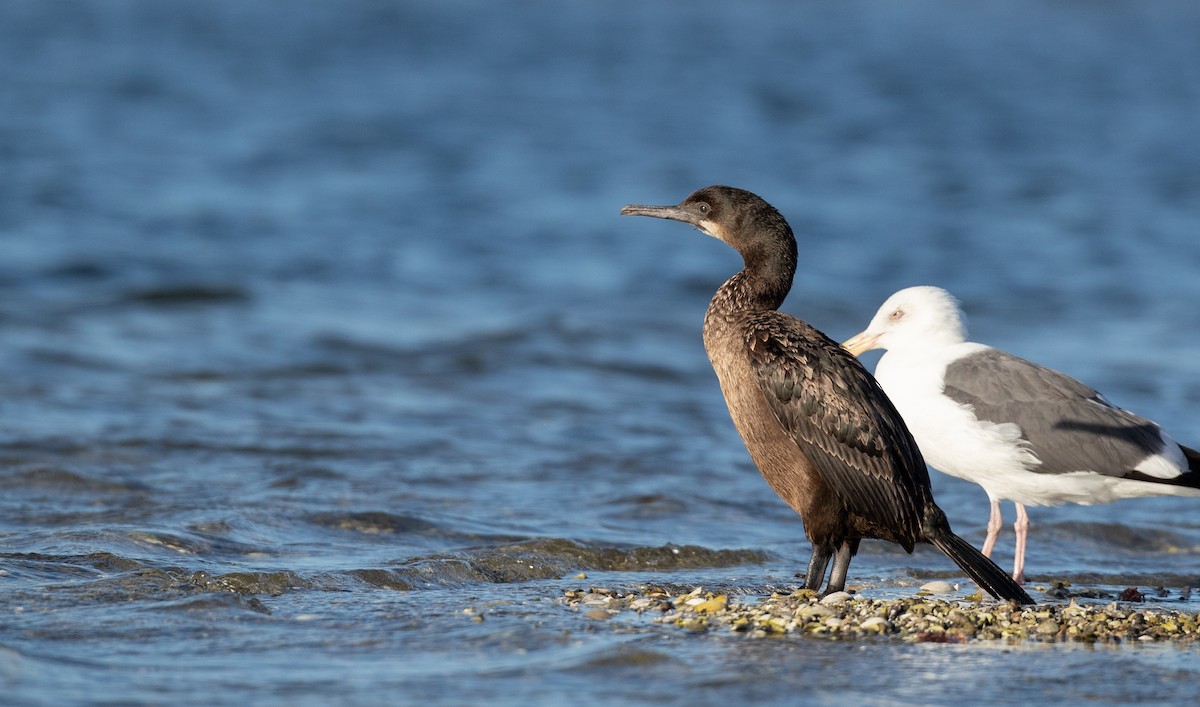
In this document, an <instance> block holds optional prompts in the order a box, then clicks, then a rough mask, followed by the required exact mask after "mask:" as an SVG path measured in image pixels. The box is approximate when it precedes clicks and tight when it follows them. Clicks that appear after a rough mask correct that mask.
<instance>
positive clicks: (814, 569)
mask: <svg viewBox="0 0 1200 707" xmlns="http://www.w3.org/2000/svg"><path fill="white" fill-rule="evenodd" d="M829 554H830V553H829V551H828V550H823V549H821V548H819V547H816V546H815V545H814V546H813V551H812V558H810V559H809V561H808V574H806V575H804V588H805V589H812V590H814V591H816V590H818V589H820V588H821V582H822V581H823V580H824V579H825V568H826V567H828V566H829Z"/></svg>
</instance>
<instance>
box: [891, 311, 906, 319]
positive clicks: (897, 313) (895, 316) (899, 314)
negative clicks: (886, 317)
mask: <svg viewBox="0 0 1200 707" xmlns="http://www.w3.org/2000/svg"><path fill="white" fill-rule="evenodd" d="M891 318H892V321H896V320H897V319H903V318H904V310H903V309H897V310H896V311H894V312H892V316H891Z"/></svg>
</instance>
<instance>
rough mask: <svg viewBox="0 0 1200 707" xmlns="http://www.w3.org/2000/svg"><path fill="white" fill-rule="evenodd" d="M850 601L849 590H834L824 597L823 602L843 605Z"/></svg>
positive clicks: (828, 604)
mask: <svg viewBox="0 0 1200 707" xmlns="http://www.w3.org/2000/svg"><path fill="white" fill-rule="evenodd" d="M848 601H850V594H849V593H848V592H834V593H833V594H829V595H827V596H826V597H825V598H824V599H822V600H821V603H822V604H824V605H825V606H841V605H842V604H845V603H846V602H848Z"/></svg>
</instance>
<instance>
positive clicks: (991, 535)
mask: <svg viewBox="0 0 1200 707" xmlns="http://www.w3.org/2000/svg"><path fill="white" fill-rule="evenodd" d="M991 501H992V515H991V516H989V517H988V524H987V537H986V538H984V539H983V555H984V557H991V556H992V548H994V547H996V537H997V536H999V535H1000V524H1001V523H1002V522H1003V520H1004V519H1003V518H1001V517H1000V500H999V499H996V498H993V499H991Z"/></svg>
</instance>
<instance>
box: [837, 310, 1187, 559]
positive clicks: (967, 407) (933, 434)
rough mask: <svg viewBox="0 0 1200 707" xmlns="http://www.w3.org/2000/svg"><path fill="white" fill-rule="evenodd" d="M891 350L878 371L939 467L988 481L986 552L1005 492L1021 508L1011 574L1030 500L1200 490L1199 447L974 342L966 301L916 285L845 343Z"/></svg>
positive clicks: (1064, 379)
mask: <svg viewBox="0 0 1200 707" xmlns="http://www.w3.org/2000/svg"><path fill="white" fill-rule="evenodd" d="M842 345H843V346H844V347H845V348H847V349H848V350H849V351H850V352H851V353H853V354H855V355H859V354H861V353H863V352H865V351H869V350H871V349H886V350H887V353H885V354H884V355H883V357H882V358H881V359H880V360H879V363H878V364H877V365H876V368H875V377H876V379H877V380H878V381H879V384H880V385H881V386H883V389H884V390H885V391H886V392H887V394H888V397H889V398H891V400H892V402H893V403H894V404H895V405H896V408H897V409H898V410H899V411H900V414H901V415H902V416H903V417H904V420H905V422H906V423H907V424H908V429H909V430H910V431H911V432H912V434H913V437H915V438H916V440H917V444H918V445H919V446H920V448H921V453H922V454H923V455H924V457H925V460H926V461H928V462H929V464H930V466H932V467H934V468H935V469H938V470H939V471H942V472H944V473H946V474H949V475H951V476H957V477H959V478H961V479H966V480H968V481H973V482H975V483H977V484H979V485H980V486H982V487H983V490H984V491H986V492H987V495H988V498H989V500H990V501H991V516H990V518H989V520H988V525H987V537H986V539H985V540H984V544H983V554H985V555H988V556H989V557H990V556H991V552H992V549H993V548H994V547H995V544H996V536H997V535H998V534H999V532H1000V525H1001V522H1002V521H1001V515H1000V502H1001V501H1005V500H1007V501H1012V502H1014V503H1015V504H1016V507H1017V520H1016V523H1015V524H1014V526H1013V527H1014V530H1015V531H1016V548H1015V553H1014V558H1013V578H1014V579H1015V580H1017V581H1018V582H1024V581H1025V544H1026V537H1027V535H1028V531H1029V515H1028V513H1027V512H1026V510H1025V506H1050V505H1058V504H1061V503H1079V504H1083V505H1090V504H1094V503H1109V502H1112V501H1115V500H1118V499H1122V498H1136V497H1144V496H1167V495H1173V496H1200V452H1196V451H1195V450H1192V449H1189V448H1187V447H1184V446H1182V445H1180V444H1178V443H1177V442H1175V441H1174V440H1172V439H1171V438H1170V437H1169V436H1167V434H1166V433H1165V432H1163V431H1162V429H1161V428H1159V426H1158V425H1156V424H1155V423H1153V422H1151V421H1150V420H1147V419H1145V418H1142V417H1138V416H1137V415H1135V414H1133V413H1131V412H1129V411H1128V410H1123V409H1121V408H1119V407H1116V406H1115V405H1113V404H1112V403H1110V402H1108V401H1107V400H1105V399H1104V397H1103V396H1102V395H1100V393H1098V392H1096V391H1095V390H1094V389H1092V388H1090V387H1089V386H1087V385H1084V384H1083V383H1080V382H1079V381H1077V380H1075V379H1074V378H1071V377H1069V376H1066V375H1064V374H1062V373H1059V372H1058V371H1055V370H1051V369H1049V368H1045V367H1043V366H1039V365H1037V364H1036V363H1031V362H1029V361H1026V360H1025V359H1022V358H1018V357H1016V356H1014V355H1012V354H1009V353H1005V352H1004V351H1000V350H998V349H995V348H992V347H990V346H985V345H984V344H978V343H974V342H970V341H967V337H966V328H965V325H964V323H963V315H962V311H961V310H960V309H959V306H958V302H957V301H956V300H955V299H954V298H953V297H952V296H951V295H950V293H949V292H946V291H945V290H943V289H941V288H938V287H928V286H925V287H910V288H907V289H904V290H900V291H899V292H897V293H895V294H893V295H892V296H891V297H889V298H888V299H887V301H886V302H884V303H883V306H881V307H880V308H879V311H878V312H877V313H876V314H875V317H874V318H873V319H872V320H871V323H870V325H869V326H868V327H867V328H866V330H865V331H863V332H861V333H859V334H857V335H855V336H854V337H852V338H851V339H849V340H847V341H846V342H845V343H843V344H842Z"/></svg>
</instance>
